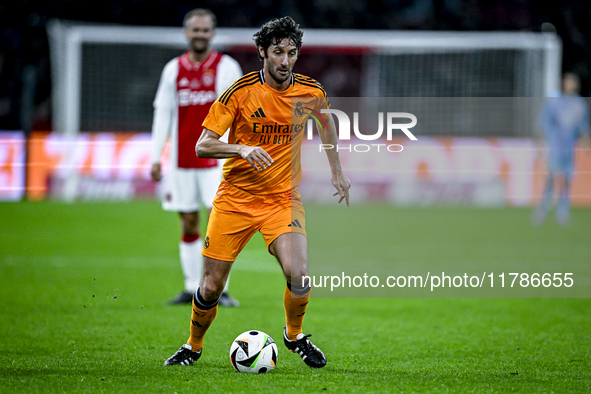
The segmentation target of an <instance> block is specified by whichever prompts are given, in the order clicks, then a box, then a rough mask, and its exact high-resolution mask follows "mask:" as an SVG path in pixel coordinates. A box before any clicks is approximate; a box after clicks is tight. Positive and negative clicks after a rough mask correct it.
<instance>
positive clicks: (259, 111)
mask: <svg viewBox="0 0 591 394" xmlns="http://www.w3.org/2000/svg"><path fill="white" fill-rule="evenodd" d="M250 117H251V118H266V117H267V115H265V113H264V112H263V109H262V108H260V107H259V109H257V110H256V111H255V113H254V114H252V115H250Z"/></svg>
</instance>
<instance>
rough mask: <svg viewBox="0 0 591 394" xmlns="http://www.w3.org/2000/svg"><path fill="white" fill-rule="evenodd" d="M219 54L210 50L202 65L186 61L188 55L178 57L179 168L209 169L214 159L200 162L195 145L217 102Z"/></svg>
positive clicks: (215, 164)
mask: <svg viewBox="0 0 591 394" xmlns="http://www.w3.org/2000/svg"><path fill="white" fill-rule="evenodd" d="M221 59H222V54H220V53H218V52H216V51H212V52H211V54H210V55H209V57H208V58H207V59H206V60H205V61H203V62H202V63H193V62H191V61H190V60H189V52H188V51H187V52H185V53H184V54H183V55H182V56H180V57H179V73H178V76H177V81H176V86H177V102H178V167H179V168H210V167H215V166H217V165H218V161H217V159H201V158H198V157H197V155H196V154H195V145H196V144H197V140H198V139H199V137H200V136H201V133H202V132H203V126H202V123H203V120H204V119H205V117H206V116H207V113H208V112H209V108H210V107H211V104H213V102H214V101H215V100H216V98H217V95H216V89H215V80H216V73H217V67H218V64H219V62H220V60H221Z"/></svg>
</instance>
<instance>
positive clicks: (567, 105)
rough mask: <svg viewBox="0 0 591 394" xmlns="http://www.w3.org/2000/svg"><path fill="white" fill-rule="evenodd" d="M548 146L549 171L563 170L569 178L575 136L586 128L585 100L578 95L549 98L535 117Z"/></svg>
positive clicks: (570, 175)
mask: <svg viewBox="0 0 591 394" xmlns="http://www.w3.org/2000/svg"><path fill="white" fill-rule="evenodd" d="M538 126H539V127H540V129H542V131H543V132H544V136H545V138H546V145H547V146H548V166H549V168H548V170H549V171H550V172H556V171H558V172H562V173H564V176H565V177H566V178H567V179H568V180H570V179H572V176H573V171H574V164H573V163H574V148H575V144H576V142H577V139H579V137H581V135H583V134H584V133H586V132H587V131H588V130H589V109H588V106H587V102H586V101H585V99H584V98H582V97H581V96H579V95H578V94H572V95H565V94H563V93H559V94H556V95H554V96H552V97H548V98H547V99H546V101H545V102H544V106H543V108H542V111H541V113H540V117H539V119H538Z"/></svg>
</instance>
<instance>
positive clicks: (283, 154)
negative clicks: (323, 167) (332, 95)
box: [203, 70, 328, 194]
mask: <svg viewBox="0 0 591 394" xmlns="http://www.w3.org/2000/svg"><path fill="white" fill-rule="evenodd" d="M325 98H326V91H325V90H324V88H323V87H322V85H321V84H320V83H319V82H317V81H315V80H314V79H312V78H309V77H306V76H303V75H300V74H292V77H291V83H290V85H289V87H288V88H287V89H286V90H285V91H282V92H280V91H278V90H275V89H273V88H272V87H271V86H270V85H269V84H267V83H265V78H264V76H263V71H262V70H261V71H258V72H251V73H249V74H246V75H245V76H243V77H242V78H240V79H238V80H237V81H236V82H234V84H232V85H231V86H230V87H229V88H228V89H227V90H226V91H225V92H224V93H223V94H222V95H221V96H220V97H219V98H218V100H217V101H216V102H215V103H214V104H213V105H212V106H211V110H210V111H209V114H208V115H207V117H206V118H205V121H204V122H203V127H205V128H207V129H209V130H211V131H213V132H215V133H216V134H219V135H220V136H221V135H224V133H225V132H226V130H227V129H228V127H229V128H230V132H229V136H228V143H230V144H240V145H249V146H260V147H261V148H263V149H264V150H265V151H266V152H267V153H268V154H269V155H270V156H271V158H272V159H273V164H272V165H271V166H270V167H268V168H267V169H266V170H261V171H256V170H255V169H254V168H252V166H251V165H250V164H249V163H248V162H247V161H246V160H244V159H243V158H242V157H240V156H238V157H232V158H229V159H227V160H226V163H225V164H224V179H225V180H226V181H227V182H229V183H231V184H232V185H233V186H235V187H237V188H239V189H242V190H244V191H247V192H249V193H252V194H276V193H283V192H286V191H289V190H291V189H292V188H294V187H297V186H298V185H299V183H300V180H301V166H300V147H301V143H302V140H303V138H304V134H305V129H306V127H305V126H306V120H307V116H293V117H292V101H293V103H294V106H295V105H297V104H298V103H301V102H303V103H305V104H306V105H305V106H306V107H307V108H309V107H310V106H311V107H313V108H311V109H313V110H315V111H320V107H324V108H327V107H328V100H327V99H325ZM299 106H300V107H301V104H299ZM298 115H301V114H298Z"/></svg>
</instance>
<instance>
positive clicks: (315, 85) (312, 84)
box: [295, 77, 327, 97]
mask: <svg viewBox="0 0 591 394" xmlns="http://www.w3.org/2000/svg"><path fill="white" fill-rule="evenodd" d="M295 81H296V82H297V83H299V84H301V85H305V86H310V87H312V88H316V89H318V90H320V91H321V92H322V94H323V95H324V97H326V96H327V95H326V90H324V87H323V86H322V85H321V84H320V83H319V82H316V81H314V80H312V81H306V80H302V79H300V78H297V77H296V79H295Z"/></svg>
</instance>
